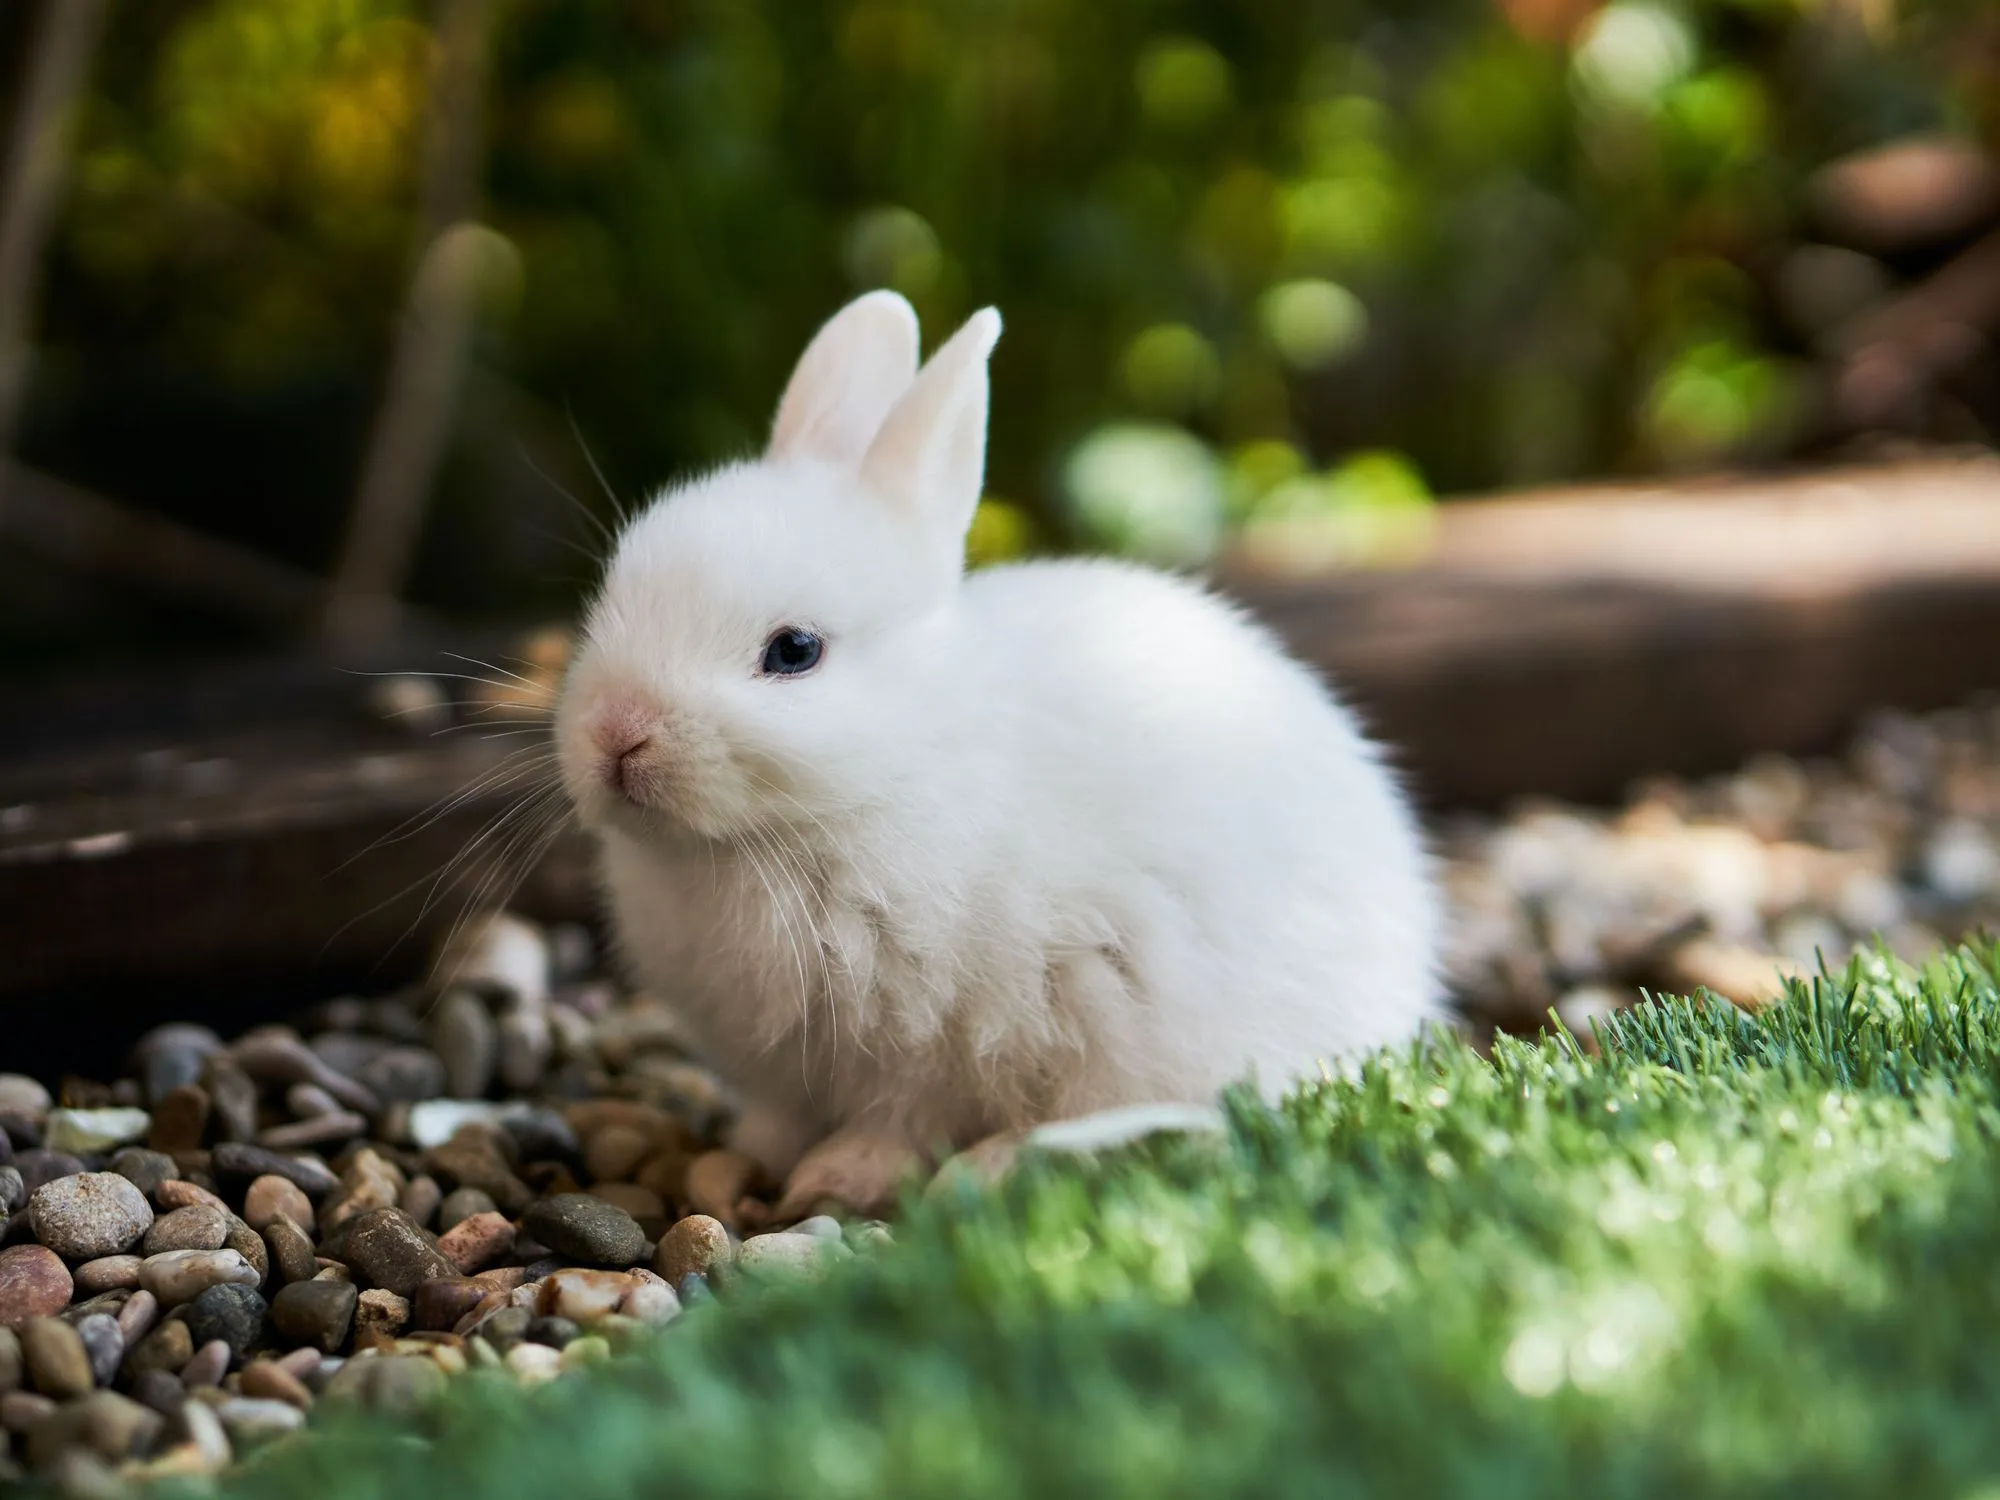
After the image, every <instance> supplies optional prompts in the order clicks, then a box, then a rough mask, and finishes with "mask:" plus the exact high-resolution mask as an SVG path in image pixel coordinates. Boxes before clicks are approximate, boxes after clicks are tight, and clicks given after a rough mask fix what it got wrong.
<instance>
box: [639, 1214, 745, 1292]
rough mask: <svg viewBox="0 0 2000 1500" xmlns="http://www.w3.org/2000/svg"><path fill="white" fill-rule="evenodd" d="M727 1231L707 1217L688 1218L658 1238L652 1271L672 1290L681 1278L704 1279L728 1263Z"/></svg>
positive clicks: (713, 1219) (693, 1215)
mask: <svg viewBox="0 0 2000 1500" xmlns="http://www.w3.org/2000/svg"><path fill="white" fill-rule="evenodd" d="M729 1256H730V1249H729V1231H728V1230H727V1229H725V1228H724V1227H723V1226H722V1223H721V1221H720V1220H718V1219H715V1218H712V1217H710V1216H709V1215H707V1214H689V1215H688V1216H687V1217H686V1218H685V1219H682V1220H681V1221H680V1222H679V1223H678V1224H676V1225H674V1227H673V1228H671V1229H669V1230H668V1231H667V1232H666V1233H665V1234H664V1235H662V1236H661V1237H660V1248H659V1250H658V1251H657V1252H656V1253H655V1254H654V1256H653V1269H654V1270H655V1271H658V1272H659V1273H660V1275H661V1276H663V1277H664V1278H665V1279H666V1280H667V1282H668V1283H669V1284H670V1285H672V1286H675V1287H678V1286H679V1285H680V1284H681V1278H682V1277H683V1276H687V1275H689V1274H690V1273H695V1272H699V1273H700V1274H701V1275H703V1276H707V1275H709V1274H710V1272H711V1271H712V1270H713V1268H714V1267H716V1266H717V1265H725V1266H726V1265H727V1264H728V1263H729Z"/></svg>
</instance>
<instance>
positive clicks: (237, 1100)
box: [153, 1052, 257, 1150]
mask: <svg viewBox="0 0 2000 1500" xmlns="http://www.w3.org/2000/svg"><path fill="white" fill-rule="evenodd" d="M201 1086H202V1090H203V1092H204V1093H205V1094H206V1095H207V1097H208V1104H209V1108H210V1111H211V1112H212V1113H213V1115H214V1121H215V1129H216V1134H217V1135H219V1136H220V1137H221V1138H222V1140H223V1141H225V1142H230V1141H248V1140H251V1139H253V1138H254V1137H255V1136H256V1134H257V1085H256V1083H255V1082H253V1081H252V1080H251V1077H250V1075H249V1074H248V1073H246V1072H244V1071H243V1070H242V1069H241V1068H240V1067H238V1066H237V1065H236V1063H235V1062H234V1060H232V1059H231V1058H230V1057H229V1055H228V1054H227V1053H223V1052H218V1053H216V1054H215V1055H214V1056H213V1057H211V1058H209V1060H208V1061H207V1062H206V1063H205V1064H203V1066H202V1072H201ZM153 1144H155V1145H158V1144H159V1143H158V1142H154V1143H153ZM161 1149H162V1150H165V1149H167V1148H165V1147H162V1148H161Z"/></svg>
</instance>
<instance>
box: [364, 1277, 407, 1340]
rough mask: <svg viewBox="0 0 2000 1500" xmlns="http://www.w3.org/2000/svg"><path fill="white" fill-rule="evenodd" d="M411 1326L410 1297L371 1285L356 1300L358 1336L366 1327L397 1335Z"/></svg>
mask: <svg viewBox="0 0 2000 1500" xmlns="http://www.w3.org/2000/svg"><path fill="white" fill-rule="evenodd" d="M409 1326H410V1301H409V1298H407V1297H399V1296H397V1295H396V1294H395V1293H394V1292H392V1291H390V1290H388V1289H387V1288H386V1287H379V1286H378V1287H370V1288H369V1289H368V1290H367V1291H365V1292H363V1293H362V1294H361V1296H360V1298H359V1299H358V1300H357V1301H356V1302H355V1305H354V1332H355V1336H356V1337H357V1338H358V1337H359V1336H360V1335H361V1333H362V1331H363V1330H364V1329H365V1330H368V1331H370V1332H373V1333H383V1334H390V1335H395V1334H398V1333H401V1332H402V1331H403V1330H404V1329H405V1328H408V1327H409Z"/></svg>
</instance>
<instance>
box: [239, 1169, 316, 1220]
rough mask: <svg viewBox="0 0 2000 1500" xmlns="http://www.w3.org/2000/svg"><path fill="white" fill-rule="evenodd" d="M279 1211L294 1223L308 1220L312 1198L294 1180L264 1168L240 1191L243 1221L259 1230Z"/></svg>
mask: <svg viewBox="0 0 2000 1500" xmlns="http://www.w3.org/2000/svg"><path fill="white" fill-rule="evenodd" d="M280 1215H283V1216H284V1217H285V1218H287V1219H290V1220H291V1221H292V1222H293V1223H294V1224H310V1223H312V1221H313V1206H312V1199H310V1198H308V1197H307V1196H306V1194H305V1189H304V1188H302V1187H300V1186H299V1185H298V1184H297V1183H296V1182H293V1181H292V1180H291V1179H290V1178H289V1177H280V1176H279V1175H278V1174H277V1173H275V1172H266V1173H265V1174H264V1175H263V1176H261V1177H257V1178H254V1179H252V1181H251V1183H250V1186H249V1187H248V1188H247V1189H246V1190H245V1191H244V1194H243V1222H244V1223H246V1224H248V1225H249V1226H250V1227H251V1228H252V1229H255V1230H258V1231H259V1232H262V1231H263V1230H265V1229H267V1228H269V1227H270V1224H271V1221H272V1220H273V1219H275V1218H277V1217H279V1216H280Z"/></svg>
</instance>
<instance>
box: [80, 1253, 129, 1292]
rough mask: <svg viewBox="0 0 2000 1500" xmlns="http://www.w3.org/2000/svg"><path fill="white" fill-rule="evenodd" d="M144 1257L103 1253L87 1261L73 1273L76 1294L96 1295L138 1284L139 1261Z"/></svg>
mask: <svg viewBox="0 0 2000 1500" xmlns="http://www.w3.org/2000/svg"><path fill="white" fill-rule="evenodd" d="M144 1258H145V1257H144V1256H139V1255H101V1256H99V1257H98V1258H97V1259H96V1260H87V1261H85V1262H84V1263H83V1264H82V1265H80V1266H78V1267H77V1268H76V1271H75V1272H74V1274H73V1280H74V1281H75V1283H76V1295H77V1296H79V1297H94V1296H96V1295H97V1294H98V1293H99V1292H109V1291H115V1290H117V1289H118V1288H120V1287H135V1286H137V1285H138V1284H139V1262H140V1261H141V1260H143V1259H144Z"/></svg>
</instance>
